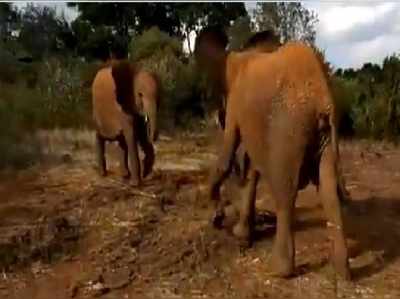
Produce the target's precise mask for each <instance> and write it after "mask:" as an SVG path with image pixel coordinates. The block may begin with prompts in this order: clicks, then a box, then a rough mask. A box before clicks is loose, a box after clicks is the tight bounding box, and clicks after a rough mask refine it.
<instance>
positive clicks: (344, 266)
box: [331, 256, 352, 281]
mask: <svg viewBox="0 0 400 299" xmlns="http://www.w3.org/2000/svg"><path fill="white" fill-rule="evenodd" d="M331 260H332V263H333V267H334V268H335V271H336V272H337V273H338V274H339V275H340V276H341V277H342V278H343V279H344V280H347V281H350V280H351V279H352V276H351V272H350V267H349V263H348V260H347V259H346V258H343V257H342V256H337V257H335V256H333V257H332V258H331Z"/></svg>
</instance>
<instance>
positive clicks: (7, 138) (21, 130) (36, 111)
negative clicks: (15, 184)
mask: <svg viewBox="0 0 400 299" xmlns="http://www.w3.org/2000/svg"><path fill="white" fill-rule="evenodd" d="M0 90H1V91H2V92H1V95H0V128H2V129H1V130H0V155H1V159H0V169H2V168H5V167H14V168H23V167H26V166H29V165H30V164H32V163H34V162H35V161H36V160H37V159H38V158H39V156H40V152H41V151H40V144H39V142H38V140H37V139H36V138H35V137H34V128H33V127H32V124H34V123H35V122H36V120H37V119H38V118H39V115H40V108H39V107H37V106H35V105H34V104H32V102H29V99H32V98H38V96H39V94H38V93H36V92H35V91H34V92H32V90H29V89H27V88H26V87H25V86H23V85H19V86H16V85H10V84H4V83H0Z"/></svg>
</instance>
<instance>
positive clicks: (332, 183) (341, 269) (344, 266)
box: [319, 146, 351, 279]
mask: <svg viewBox="0 0 400 299" xmlns="http://www.w3.org/2000/svg"><path fill="white" fill-rule="evenodd" d="M335 163H336V157H335V153H334V152H333V149H332V146H327V147H326V148H325V149H324V151H323V153H322V156H321V162H320V187H319V192H320V195H321V199H322V203H323V207H324V210H325V214H326V216H327V219H328V222H327V229H328V232H329V236H330V238H331V239H332V241H333V252H332V258H333V264H334V267H335V269H336V271H337V272H338V273H339V274H340V275H341V276H342V277H343V278H345V279H350V278H351V276H350V270H349V264H348V252H347V245H346V239H345V236H344V231H343V220H342V213H341V208H340V203H339V197H338V193H337V191H338V178H337V171H336V168H335Z"/></svg>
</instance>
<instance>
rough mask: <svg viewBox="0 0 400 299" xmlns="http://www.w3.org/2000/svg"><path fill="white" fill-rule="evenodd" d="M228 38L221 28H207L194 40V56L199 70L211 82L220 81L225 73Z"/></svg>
mask: <svg viewBox="0 0 400 299" xmlns="http://www.w3.org/2000/svg"><path fill="white" fill-rule="evenodd" d="M227 44H228V37H227V35H226V34H225V32H224V31H223V30H222V28H220V27H217V26H209V27H206V28H204V29H203V30H202V31H201V32H200V33H199V35H198V36H197V38H196V41H195V49H194V54H195V58H196V62H197V64H198V66H199V68H200V69H201V70H203V71H205V72H206V73H207V75H208V76H210V78H212V80H217V81H219V80H221V79H223V78H221V75H223V74H224V71H225V60H226V55H227V53H226V46H227Z"/></svg>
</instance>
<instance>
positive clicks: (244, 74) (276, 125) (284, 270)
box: [195, 27, 350, 279]
mask: <svg viewBox="0 0 400 299" xmlns="http://www.w3.org/2000/svg"><path fill="white" fill-rule="evenodd" d="M227 43H228V39H227V36H226V34H225V32H223V31H222V30H220V29H219V28H217V27H208V28H205V29H203V30H202V31H201V33H200V34H199V35H198V36H197V39H196V44H195V55H196V59H197V61H198V64H199V66H200V67H201V68H202V69H203V70H204V71H205V72H207V73H208V76H209V78H211V79H212V80H213V81H214V82H213V83H214V84H215V83H216V82H217V84H219V85H220V86H221V90H222V92H223V95H224V96H225V98H226V117H225V130H224V138H223V148H222V152H221V153H220V155H219V158H218V161H217V164H216V167H215V168H214V169H213V171H212V174H211V176H210V190H209V191H210V198H211V199H213V200H215V201H216V204H217V212H218V213H222V211H221V207H220V187H221V185H222V184H223V182H224V181H225V180H226V178H227V176H228V175H229V174H230V173H231V171H232V165H233V161H234V159H235V153H236V151H237V149H238V147H239V145H240V144H241V146H243V147H244V151H245V152H246V154H247V155H248V156H249V159H250V168H251V171H250V172H249V175H250V176H251V177H250V178H249V180H250V182H252V184H254V186H252V187H251V188H249V190H252V191H254V192H255V190H256V187H257V183H258V179H259V177H260V176H263V177H265V181H266V183H267V184H268V186H269V188H268V189H269V190H271V195H272V198H274V200H275V202H276V213H277V231H276V237H275V242H274V246H273V251H272V257H271V268H272V272H273V273H274V274H275V275H277V276H282V277H287V276H290V275H291V274H293V271H294V256H295V255H294V253H295V248H294V236H293V231H292V223H293V216H294V205H295V199H296V197H297V193H298V191H299V190H301V189H303V188H305V187H306V186H307V185H308V184H309V183H310V182H311V183H313V184H315V185H316V186H318V188H319V195H320V197H321V200H322V203H323V207H324V210H325V213H326V216H327V218H328V222H327V226H328V227H327V230H328V232H329V235H330V237H331V238H332V240H333V252H332V253H333V254H332V260H333V264H334V266H335V269H336V271H337V272H338V273H339V274H340V275H341V276H342V277H344V278H345V279H350V271H349V265H348V251H347V245H346V239H345V236H344V231H343V220H342V214H341V207H340V204H339V199H338V192H337V191H338V188H337V187H338V159H339V155H338V140H337V138H338V137H337V128H336V111H335V109H336V108H335V105H334V101H333V98H332V94H331V91H330V88H329V84H328V82H327V81H328V80H327V74H326V73H325V69H324V66H323V61H322V60H321V57H320V56H318V55H317V53H316V52H315V51H314V49H312V48H311V47H309V46H306V45H304V44H302V43H299V42H290V43H287V44H285V45H283V46H280V47H279V48H278V49H277V50H276V51H273V52H271V53H263V52H262V51H257V50H254V49H253V50H251V49H250V50H249V51H242V52H227V51H226V50H225V48H226V46H227ZM247 198H251V199H255V194H249V195H248V197H247ZM254 204H255V203H254V201H253V202H247V204H246V205H243V209H242V211H241V213H240V217H241V218H243V219H242V220H240V223H241V224H242V225H244V227H242V229H241V230H242V231H245V232H251V229H249V226H250V225H251V219H252V210H254ZM248 237H251V235H248Z"/></svg>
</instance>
